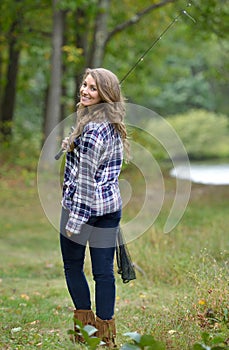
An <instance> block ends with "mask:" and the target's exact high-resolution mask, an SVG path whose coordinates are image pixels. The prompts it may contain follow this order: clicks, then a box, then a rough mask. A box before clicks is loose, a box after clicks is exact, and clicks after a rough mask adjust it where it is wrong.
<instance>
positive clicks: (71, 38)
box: [0, 0, 228, 158]
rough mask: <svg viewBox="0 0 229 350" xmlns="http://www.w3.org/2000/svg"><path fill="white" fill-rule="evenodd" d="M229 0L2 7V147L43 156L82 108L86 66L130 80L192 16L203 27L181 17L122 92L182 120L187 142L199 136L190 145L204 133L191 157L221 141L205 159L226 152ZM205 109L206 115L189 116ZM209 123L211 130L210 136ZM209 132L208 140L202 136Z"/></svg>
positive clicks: (176, 27) (11, 4)
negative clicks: (57, 130) (59, 128)
mask: <svg viewBox="0 0 229 350" xmlns="http://www.w3.org/2000/svg"><path fill="white" fill-rule="evenodd" d="M226 3H227V1H224V0H221V1H215V0H208V1H192V2H190V3H189V4H187V2H186V1H183V0H163V1H122V2H121V3H120V4H118V3H117V2H113V1H110V0H100V1H98V0H97V1H95V0H92V1H84V0H82V1H71V0H68V1H64V0H59V1H53V2H52V4H51V2H49V1H45V0H43V1H29V0H23V1H10V0H5V1H4V0H3V1H1V19H0V30H1V36H0V47H1V51H0V124H1V128H0V131H1V143H2V145H3V144H4V145H5V146H9V145H10V144H11V145H13V146H14V145H15V143H14V142H16V145H17V150H19V148H21V147H22V149H24V150H25V149H27V147H26V145H27V144H28V142H29V144H30V147H34V146H35V148H36V150H35V151H36V153H37V152H39V151H40V148H41V145H42V143H43V141H44V140H45V139H46V138H47V136H48V135H49V133H50V132H51V131H52V130H53V128H54V127H55V126H56V125H57V124H58V123H59V122H60V121H61V120H63V119H64V118H66V117H67V116H68V115H69V114H71V113H73V112H74V111H75V105H76V103H77V100H78V88H79V84H80V81H81V78H82V73H83V72H84V69H85V67H99V66H103V67H106V68H107V69H111V70H112V71H113V72H114V73H115V74H116V75H117V76H118V77H119V79H120V80H121V79H122V78H123V77H124V76H125V74H126V73H127V72H128V70H129V69H130V68H131V67H132V65H134V64H135V62H136V60H137V59H138V58H139V57H140V56H141V55H142V54H143V52H144V51H145V50H146V49H147V48H148V47H149V46H150V45H151V44H152V42H154V40H156V39H157V38H158V37H159V36H160V34H161V33H162V32H163V30H164V29H165V28H166V27H167V26H168V25H169V24H170V23H171V21H172V20H174V18H175V17H176V16H177V15H178V14H181V12H180V11H181V10H186V11H187V12H188V13H190V15H191V16H192V17H193V18H194V19H195V20H196V23H193V21H192V20H190V18H188V17H187V16H185V15H184V14H183V15H181V16H180V17H179V18H178V20H177V22H175V23H174V25H173V26H172V28H171V29H170V31H169V32H168V33H166V35H165V36H163V38H162V40H159V42H158V43H157V44H156V45H155V46H154V48H153V50H151V51H150V52H149V53H148V54H147V55H146V57H145V58H144V61H142V62H141V63H140V64H139V65H138V67H137V69H135V70H134V72H132V74H131V75H130V76H129V77H128V78H127V79H126V80H125V82H124V83H123V84H122V89H123V93H124V95H125V96H126V98H127V99H128V101H129V102H131V103H135V104H138V105H142V106H144V107H147V108H150V109H152V110H153V111H155V112H156V113H158V114H160V115H161V116H162V117H165V118H166V117H168V116H171V115H179V116H180V118H178V119H179V120H178V121H175V124H174V123H173V126H174V127H175V128H176V127H177V131H178V133H179V132H181V134H182V135H181V134H180V136H183V138H184V140H183V141H186V139H187V138H188V139H189V138H190V137H191V140H188V142H189V143H192V144H194V143H193V139H192V138H193V136H194V135H195V136H196V140H197V139H198V142H199V148H198V147H196V145H195V150H194V152H192V150H190V152H189V153H190V155H191V156H193V157H197V158H201V156H202V155H201V152H202V151H201V149H203V148H204V147H205V148H206V146H209V144H212V143H214V144H215V146H216V150H215V151H212V150H211V149H210V150H209V151H204V150H203V153H204V156H205V157H206V156H209V157H217V156H227V155H228V150H227V149H225V147H226V146H225V145H224V146H222V142H224V141H225V137H226V135H225V133H226V132H227V130H225V126H226V129H227V122H228V119H227V120H226V119H225V118H224V117H222V115H224V116H228V114H227V113H228V109H227V96H228V59H227V55H228V40H227V39H228V21H227V19H228V7H227V6H226ZM188 5H191V6H188ZM197 109H198V110H199V111H198V112H199V114H198V115H199V117H198V116H197V117H195V115H196V113H191V115H190V111H191V110H197ZM200 110H202V112H203V111H207V112H208V113H210V114H208V113H205V112H203V113H200ZM220 117H221V118H220ZM198 118H200V120H199V121H198ZM217 118H218V119H217ZM222 118H223V119H222ZM173 120H176V119H173ZM208 122H210V124H211V123H212V124H211V127H210V128H209V127H208V128H207V131H206V130H205V127H206V126H207V124H208ZM200 124H201V125H203V129H201V128H200V127H199V126H200ZM184 125H185V127H184ZM193 125H194V126H193ZM193 127H194V129H195V127H196V130H194V131H193ZM180 129H181V130H180ZM189 129H190V130H189ZM222 129H224V130H222ZM200 130H201V133H203V134H204V135H202V137H198V134H199V133H200ZM216 131H218V132H216ZM193 133H194V134H193ZM206 133H207V135H206ZM222 138H223V140H222ZM214 139H215V142H212V141H213V140H214ZM220 139H221V141H220ZM201 140H202V141H201ZM5 141H6V142H5ZM206 141H208V142H206ZM143 142H144V141H143ZM218 143H221V145H220V146H219V147H217V145H218ZM19 145H20V147H19ZM18 147H19V148H18ZM196 148H197V150H196ZM210 148H211V147H210ZM52 152H54V149H52V150H50V153H52ZM22 153H23V152H22ZM18 156H19V158H20V155H18V154H17V155H16V157H15V158H18Z"/></svg>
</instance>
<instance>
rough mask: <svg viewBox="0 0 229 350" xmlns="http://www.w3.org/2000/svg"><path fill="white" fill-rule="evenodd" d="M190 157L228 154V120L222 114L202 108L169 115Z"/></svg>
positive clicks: (170, 121) (216, 156)
mask: <svg viewBox="0 0 229 350" xmlns="http://www.w3.org/2000/svg"><path fill="white" fill-rule="evenodd" d="M167 121H168V122H169V123H170V124H171V126H172V127H173V128H174V129H175V131H176V132H177V134H178V135H179V136H180V138H181V140H182V142H183V144H184V146H185V148H186V150H187V153H188V155H189V157H190V158H191V159H204V158H218V157H222V158H223V157H228V156H229V144H228V136H229V122H228V118H227V117H226V116H224V115H217V114H215V113H212V112H207V111H204V110H191V111H189V112H188V113H186V114H183V115H182V114H180V115H176V116H172V117H169V118H168V119H167Z"/></svg>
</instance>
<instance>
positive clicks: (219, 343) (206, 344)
mask: <svg viewBox="0 0 229 350" xmlns="http://www.w3.org/2000/svg"><path fill="white" fill-rule="evenodd" d="M192 349H193V350H203V349H204V350H221V349H222V350H223V349H227V350H228V349H229V346H228V345H227V344H226V341H225V338H224V337H222V336H220V335H216V336H212V335H211V334H209V333H207V332H203V333H202V342H201V343H196V344H194V345H193V348H192Z"/></svg>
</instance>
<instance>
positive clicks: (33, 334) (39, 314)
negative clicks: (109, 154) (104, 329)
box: [0, 165, 229, 350]
mask: <svg viewBox="0 0 229 350" xmlns="http://www.w3.org/2000/svg"><path fill="white" fill-rule="evenodd" d="M129 176H130V177H132V178H133V181H134V183H135V184H136V186H137V184H138V178H137V177H136V176H137V175H136V174H130V175H129ZM139 181H140V180H139ZM165 181H166V188H167V189H168V190H169V191H173V189H174V186H175V183H174V179H170V178H168V177H167V176H165ZM0 191H1V197H0V198H1V203H0V205H1V206H0V213H1V215H0V227H1V230H0V231H1V234H0V239H1V244H0V269H1V271H0V296H1V299H0V327H1V329H0V348H1V349H12V350H16V349H39V348H40V349H80V348H84V346H82V345H81V346H79V345H73V344H72V343H71V341H70V340H69V339H68V335H67V331H68V330H69V329H72V316H73V314H72V310H73V306H72V303H71V300H70V297H69V295H68V292H67V289H66V285H65V281H64V275H63V268H62V262H61V255H60V249H59V234H58V232H57V231H56V230H55V229H54V228H53V227H52V226H51V225H50V223H49V222H48V220H47V219H46V217H45V215H44V213H43V210H42V208H41V206H40V202H39V199H38V195H37V189H36V181H35V175H34V174H33V173H25V171H23V169H22V168H20V166H17V167H9V166H8V165H4V166H3V167H2V169H1V181H0ZM137 194H138V196H139V200H141V198H140V196H141V191H137ZM228 195H229V187H228V186H203V185H193V187H192V194H191V199H190V202H189V205H188V208H187V210H186V212H185V215H184V216H183V218H182V220H181V222H180V223H179V224H178V226H177V227H176V228H175V229H174V230H173V231H172V232H171V233H170V234H164V233H162V228H163V225H164V222H165V220H166V216H167V214H168V209H169V203H170V200H168V203H165V205H164V206H163V210H162V212H161V214H160V216H159V218H158V219H157V221H156V223H155V224H154V226H153V227H151V228H150V229H149V230H148V231H147V232H146V233H145V234H143V235H142V236H141V237H139V238H138V239H137V240H135V241H133V242H132V243H130V244H129V250H130V252H131V255H132V259H133V261H134V263H135V264H136V266H137V267H139V268H141V270H143V272H144V273H142V272H140V269H137V280H135V281H133V282H130V283H129V284H126V285H125V284H123V283H122V281H121V278H120V276H119V275H117V277H116V279H117V300H116V319H117V343H118V347H120V346H121V344H123V343H125V342H126V341H127V339H126V337H125V336H123V333H125V332H128V331H137V332H139V333H141V334H144V333H147V334H152V335H153V336H154V337H155V339H158V340H161V341H163V342H165V343H166V349H177V350H178V349H179V350H180V349H182V350H186V349H191V348H192V346H193V344H194V343H195V342H196V341H199V340H200V339H201V333H202V332H203V331H206V332H208V333H210V334H213V335H214V334H218V333H219V334H221V335H222V336H223V337H225V340H226V338H227V337H229V329H228V327H229V322H228V319H227V312H226V311H225V310H228V311H229V304H228V301H229V292H228V287H229V286H228V283H229V280H228V272H229V271H228V260H229V259H228V257H229V255H228V251H229V249H228V248H229V239H228V226H229V221H228ZM132 210H133V208H128V212H126V213H125V216H126V217H128V216H131V215H132ZM86 273H87V274H88V276H89V283H90V285H91V289H92V293H93V290H94V289H93V280H92V277H91V271H90V263H89V259H87V261H86ZM209 314H210V316H211V317H210V316H209ZM213 316H214V317H213Z"/></svg>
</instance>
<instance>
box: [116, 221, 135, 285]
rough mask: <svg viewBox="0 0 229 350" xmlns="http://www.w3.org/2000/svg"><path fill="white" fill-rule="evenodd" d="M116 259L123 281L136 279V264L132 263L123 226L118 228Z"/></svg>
mask: <svg viewBox="0 0 229 350" xmlns="http://www.w3.org/2000/svg"><path fill="white" fill-rule="evenodd" d="M116 259H117V266H118V273H119V274H120V275H121V277H122V281H123V283H128V282H129V281H131V280H134V279H136V274H135V270H134V265H133V263H132V260H131V257H130V253H129V251H128V248H127V244H126V242H125V239H124V236H123V233H122V230H121V228H120V227H119V228H118V235H117V244H116Z"/></svg>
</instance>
